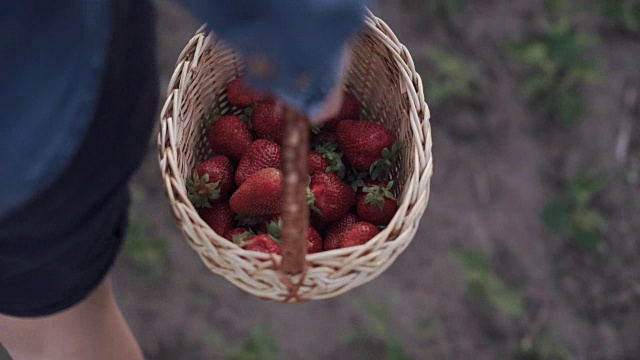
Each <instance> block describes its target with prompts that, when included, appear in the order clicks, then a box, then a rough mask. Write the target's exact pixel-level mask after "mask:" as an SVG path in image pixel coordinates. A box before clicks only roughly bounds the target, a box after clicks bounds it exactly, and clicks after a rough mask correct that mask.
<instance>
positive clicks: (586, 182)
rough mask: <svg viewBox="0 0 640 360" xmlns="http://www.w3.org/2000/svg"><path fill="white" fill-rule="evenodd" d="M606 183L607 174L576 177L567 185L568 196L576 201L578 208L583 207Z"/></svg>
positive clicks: (579, 175)
mask: <svg viewBox="0 0 640 360" xmlns="http://www.w3.org/2000/svg"><path fill="white" fill-rule="evenodd" d="M606 183H607V174H605V173H600V174H597V175H595V176H587V175H584V174H578V175H576V176H575V177H574V178H573V179H572V181H571V184H570V185H569V194H570V195H571V196H572V197H573V198H574V199H575V200H576V202H577V204H578V206H579V207H582V206H585V205H586V204H587V203H589V202H590V201H591V200H592V199H593V197H594V196H595V195H596V194H597V193H598V192H600V191H601V190H602V189H603V188H604V186H605V185H606Z"/></svg>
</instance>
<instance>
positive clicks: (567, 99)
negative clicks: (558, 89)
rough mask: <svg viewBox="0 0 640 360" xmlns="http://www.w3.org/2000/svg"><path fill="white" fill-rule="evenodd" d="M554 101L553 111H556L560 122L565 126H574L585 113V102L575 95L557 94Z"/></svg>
mask: <svg viewBox="0 0 640 360" xmlns="http://www.w3.org/2000/svg"><path fill="white" fill-rule="evenodd" d="M554 101H555V103H554V104H553V106H552V109H554V110H555V113H556V115H557V116H558V120H560V122H561V123H562V124H564V125H570V124H572V123H573V122H575V121H576V120H578V118H579V117H580V116H581V115H582V113H583V112H584V100H582V98H581V97H579V96H576V95H574V94H570V93H566V92H565V93H556V94H555V100H554Z"/></svg>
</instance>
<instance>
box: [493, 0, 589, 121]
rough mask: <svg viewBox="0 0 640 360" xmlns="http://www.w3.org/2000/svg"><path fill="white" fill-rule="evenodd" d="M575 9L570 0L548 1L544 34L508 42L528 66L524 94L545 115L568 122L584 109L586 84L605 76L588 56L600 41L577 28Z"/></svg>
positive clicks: (578, 115) (518, 57)
mask: <svg viewBox="0 0 640 360" xmlns="http://www.w3.org/2000/svg"><path fill="white" fill-rule="evenodd" d="M571 12H572V8H571V6H570V4H569V2H568V1H567V0H546V1H545V14H546V16H545V20H546V21H545V25H544V29H543V31H542V33H540V34H538V35H537V36H534V37H533V38H532V39H529V40H527V41H513V42H509V43H507V44H506V50H507V52H508V53H509V55H510V56H511V57H513V58H514V59H515V60H517V61H519V62H520V63H522V64H523V65H524V66H525V68H526V76H525V79H524V82H523V83H522V85H521V92H522V94H523V96H524V97H525V98H526V99H527V100H528V101H530V102H533V103H537V104H539V105H540V106H541V107H542V109H543V111H544V114H543V115H544V116H545V118H553V119H555V120H557V121H559V122H560V123H561V124H565V125H568V124H571V123H573V122H574V121H576V120H577V119H578V118H579V117H580V116H581V115H582V113H583V111H584V108H585V104H584V100H583V99H582V94H581V88H582V86H584V84H586V83H590V82H595V81H598V80H599V79H600V77H601V73H600V67H599V66H598V65H596V64H595V63H594V62H593V61H590V60H588V59H587V58H586V57H585V53H586V52H587V51H588V50H589V49H591V48H592V47H593V46H594V45H595V44H596V40H595V38H593V37H592V36H589V35H587V34H585V33H582V32H580V31H579V30H578V29H577V28H576V26H575V25H574V24H573V19H572V17H571Z"/></svg>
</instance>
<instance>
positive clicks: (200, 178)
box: [187, 155, 233, 207]
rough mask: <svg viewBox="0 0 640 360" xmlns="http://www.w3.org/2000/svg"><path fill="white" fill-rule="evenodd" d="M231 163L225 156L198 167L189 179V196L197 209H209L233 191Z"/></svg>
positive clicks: (217, 157) (212, 159)
mask: <svg viewBox="0 0 640 360" xmlns="http://www.w3.org/2000/svg"><path fill="white" fill-rule="evenodd" d="M231 185H233V183H232V178H231V162H230V161H229V158H227V157H226V156H224V155H220V156H214V157H212V158H211V159H209V160H207V161H205V162H203V163H202V164H200V165H198V166H197V167H196V168H195V170H194V171H193V175H192V176H191V178H189V179H187V196H188V197H189V200H191V203H193V205H194V206H196V207H209V206H211V204H212V203H213V202H214V201H216V200H218V199H219V198H221V197H224V196H225V195H227V193H229V191H230V190H231Z"/></svg>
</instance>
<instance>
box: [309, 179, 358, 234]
mask: <svg viewBox="0 0 640 360" xmlns="http://www.w3.org/2000/svg"><path fill="white" fill-rule="evenodd" d="M355 198H356V194H355V192H354V191H353V189H352V188H351V186H349V185H347V184H345V183H343V182H342V181H341V180H340V178H339V177H338V176H337V175H335V174H331V173H315V174H314V175H312V176H311V183H310V185H309V193H308V203H309V206H310V207H311V209H312V210H313V212H314V213H313V214H312V216H314V217H317V218H319V219H320V220H321V221H323V222H331V221H336V220H338V219H340V218H341V217H343V216H344V215H345V214H346V213H347V212H348V211H349V208H351V206H353V204H354V203H355Z"/></svg>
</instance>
